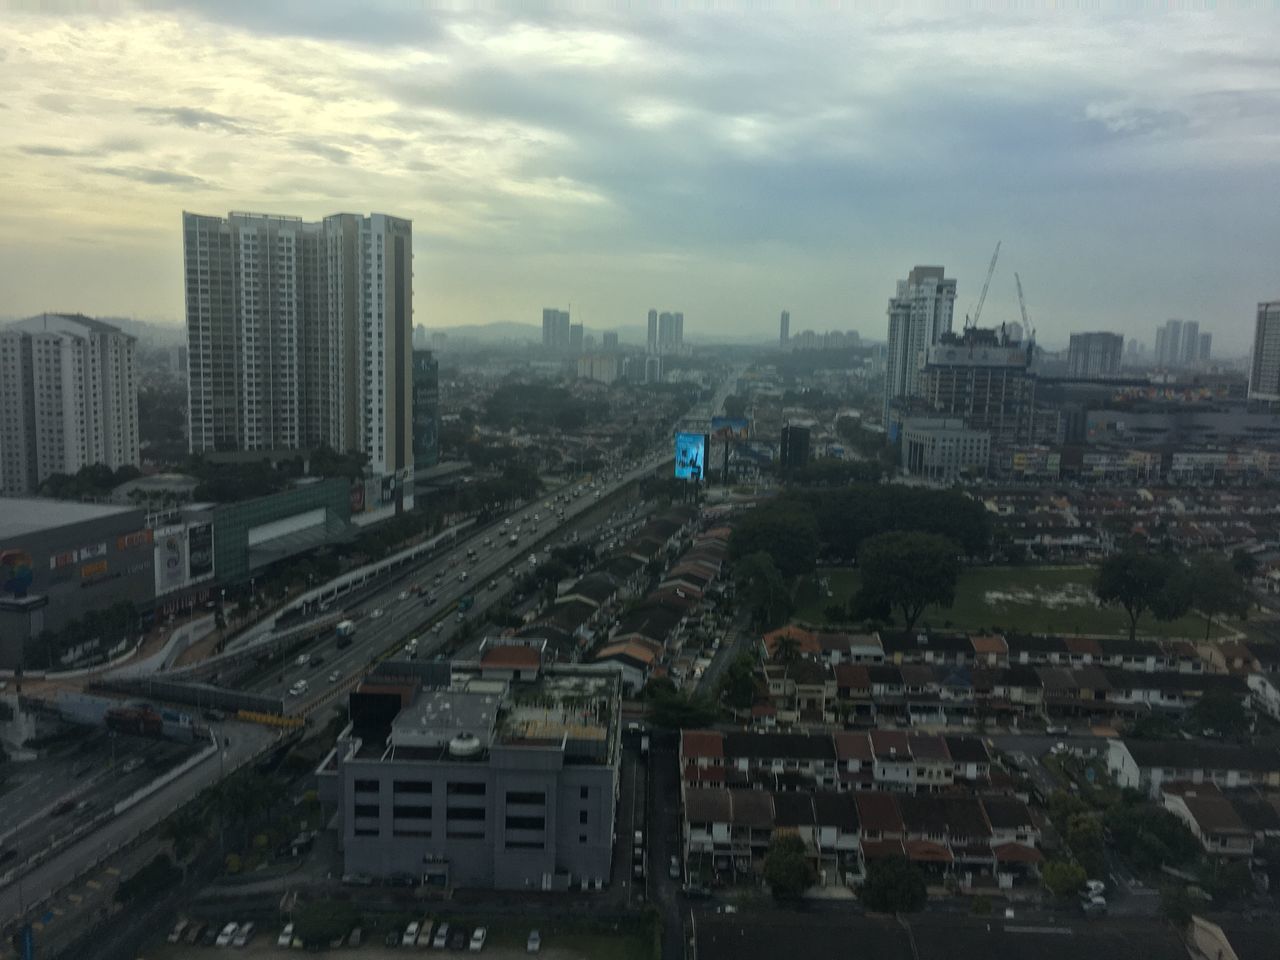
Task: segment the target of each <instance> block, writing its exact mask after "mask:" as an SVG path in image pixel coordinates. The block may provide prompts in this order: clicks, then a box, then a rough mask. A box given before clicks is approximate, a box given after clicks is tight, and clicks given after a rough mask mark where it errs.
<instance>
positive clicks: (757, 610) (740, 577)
mask: <svg viewBox="0 0 1280 960" xmlns="http://www.w3.org/2000/svg"><path fill="white" fill-rule="evenodd" d="M733 579H734V582H735V583H736V584H737V587H738V592H739V594H740V595H742V596H745V597H749V598H750V600H749V603H750V604H751V617H752V620H753V621H754V622H755V623H757V624H758V625H760V626H764V627H771V626H774V625H776V624H777V623H779V622H781V621H782V620H784V619H786V616H787V614H788V613H789V612H790V610H791V594H790V592H789V591H788V590H787V584H786V581H784V580H783V578H782V574H781V572H779V570H778V566H777V564H775V563H774V562H773V557H772V556H771V555H770V554H769V553H768V552H766V551H764V550H758V551H756V552H755V553H752V554H748V555H747V556H745V557H743V558H742V559H741V560H739V561H738V562H737V563H735V564H734V568H733Z"/></svg>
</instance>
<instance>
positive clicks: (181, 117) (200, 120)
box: [135, 107, 248, 133]
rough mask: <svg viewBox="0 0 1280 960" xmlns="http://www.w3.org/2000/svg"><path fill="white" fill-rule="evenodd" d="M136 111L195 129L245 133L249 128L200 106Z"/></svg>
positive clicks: (157, 120)
mask: <svg viewBox="0 0 1280 960" xmlns="http://www.w3.org/2000/svg"><path fill="white" fill-rule="evenodd" d="M135 109H136V111H137V112H138V113H140V114H142V115H143V116H146V117H150V118H152V120H153V122H155V123H169V124H174V125H176V126H179V127H190V128H191V129H193V130H225V131H226V132H228V133H244V132H247V130H248V128H247V127H246V126H245V125H244V124H242V123H240V122H238V121H236V120H233V119H231V118H230V117H224V116H223V115H222V114H220V113H214V112H213V111H212V110H204V109H201V108H200V107H137V108H135Z"/></svg>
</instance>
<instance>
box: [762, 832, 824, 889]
mask: <svg viewBox="0 0 1280 960" xmlns="http://www.w3.org/2000/svg"><path fill="white" fill-rule="evenodd" d="M764 880H765V883H767V884H769V889H770V891H771V892H772V893H773V896H774V898H775V899H777V900H795V899H796V898H798V897H799V896H800V895H801V894H802V893H804V892H805V891H806V890H808V889H809V888H810V887H811V886H813V884H814V882H815V881H816V880H817V873H816V872H815V871H814V869H813V864H811V863H810V862H809V857H808V854H807V853H806V851H805V848H804V841H802V840H801V839H800V838H799V837H797V836H795V835H794V834H788V833H775V834H774V837H773V840H772V841H771V842H770V843H769V851H768V853H766V854H765V858H764Z"/></svg>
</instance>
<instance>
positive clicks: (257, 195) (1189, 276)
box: [0, 2, 1280, 357]
mask: <svg viewBox="0 0 1280 960" xmlns="http://www.w3.org/2000/svg"><path fill="white" fill-rule="evenodd" d="M76 9H77V10H80V8H76ZM100 9H101V10H105V11H106V12H97V11H96V10H95V12H88V13H86V12H77V13H75V14H74V15H70V14H68V15H66V16H63V15H60V14H59V13H58V12H57V11H58V6H57V5H56V4H54V5H42V6H41V7H40V8H39V10H40V12H33V11H32V10H31V9H30V8H23V9H20V10H18V11H16V12H11V13H10V14H9V15H7V16H6V18H5V21H6V22H5V24H4V25H3V26H0V78H3V79H4V80H5V81H6V83H5V88H6V90H7V91H8V92H7V94H6V97H5V99H4V101H3V103H2V104H0V110H3V115H4V117H5V122H6V127H7V129H8V131H9V137H8V138H7V140H8V143H7V145H6V147H5V148H3V152H4V156H5V163H6V169H7V170H8V172H9V173H10V176H9V177H7V178H5V180H4V181H3V182H0V197H2V198H3V200H4V207H3V209H4V210H5V213H4V214H3V215H0V286H2V287H3V288H4V289H5V290H6V291H7V292H8V293H9V294H10V297H9V299H8V302H7V303H6V305H5V312H6V313H9V314H13V315H34V314H37V313H40V312H42V311H45V310H57V311H75V310H79V311H83V312H85V313H88V314H90V315H94V316H114V315H123V316H131V317H137V318H141V319H161V320H165V321H168V322H171V323H175V324H177V323H180V322H181V317H182V315H183V307H182V288H181V282H180V279H179V277H178V274H177V271H175V269H174V266H175V264H177V263H179V262H180V261H181V255H182V254H181V250H182V239H181V232H180V227H179V214H180V211H181V210H183V209H199V210H252V211H260V212H268V213H272V212H279V211H288V212H290V213H295V214H297V215H300V216H303V217H305V218H307V219H317V218H318V217H320V216H322V215H326V214H329V213H332V212H333V211H334V210H351V211H359V210H368V209H385V210H389V211H394V212H395V213H396V214H397V215H399V216H403V217H405V218H406V219H409V220H412V221H413V222H414V223H415V224H416V227H415V238H414V239H415V249H414V252H415V255H416V259H415V267H416V268H417V271H418V276H417V278H416V282H415V299H416V303H415V315H416V316H417V317H418V322H420V323H424V324H425V325H426V326H427V327H428V328H438V327H454V326H467V325H476V324H483V323H490V322H502V321H505V322H529V321H528V318H530V317H531V316H533V315H534V311H536V309H538V308H540V307H541V306H542V305H544V304H547V303H568V302H572V303H573V304H574V314H575V321H581V322H585V324H586V325H587V326H588V327H589V328H596V329H600V328H604V329H608V328H612V327H622V326H632V325H635V324H643V323H644V317H645V311H646V309H647V307H648V305H649V304H651V303H654V302H661V303H679V304H681V305H683V308H684V310H685V311H686V312H687V313H688V314H689V315H690V317H697V318H698V321H697V328H698V329H697V333H698V336H699V337H714V336H716V335H718V334H719V335H724V336H725V337H726V338H730V337H733V338H740V337H751V338H754V339H759V340H761V341H766V340H774V341H776V338H777V329H778V328H777V323H778V316H779V311H780V310H781V309H782V308H784V307H785V308H786V309H789V310H790V311H791V314H792V318H793V321H792V322H793V325H794V327H795V328H796V329H806V328H812V329H818V330H823V329H841V330H850V329H852V330H856V331H858V332H859V333H860V334H861V335H862V337H863V338H864V339H868V340H880V339H882V338H883V337H884V330H885V316H884V303H885V301H886V299H887V298H888V297H889V296H891V295H892V293H893V283H894V280H895V279H897V278H899V277H901V276H902V274H903V271H904V270H905V269H907V268H909V267H910V266H911V265H912V264H921V263H940V264H946V266H947V273H948V276H954V277H956V278H957V280H958V293H957V304H956V309H957V311H959V312H960V313H961V314H963V313H965V312H969V311H971V310H972V307H973V304H974V303H975V302H976V300H977V297H978V293H979V291H980V289H981V283H982V279H983V276H984V275H985V267H986V262H987V259H988V256H989V253H988V251H989V249H990V246H991V244H992V242H993V241H994V240H995V239H1003V241H1004V244H1005V246H1004V254H1003V259H1002V261H1001V264H1000V265H999V266H998V268H997V271H996V275H995V279H994V280H993V282H992V286H991V293H990V295H989V297H988V300H987V304H986V306H985V308H984V313H983V319H984V321H986V322H988V323H992V324H995V325H998V324H999V323H1000V322H1010V321H1013V320H1016V319H1018V308H1017V300H1016V293H1015V291H1014V284H1013V271H1014V270H1017V271H1018V272H1019V273H1020V274H1021V276H1022V278H1023V282H1024V284H1025V286H1026V293H1027V300H1028V309H1029V311H1030V313H1031V316H1032V322H1033V324H1034V325H1035V326H1036V329H1037V339H1038V340H1039V341H1040V342H1042V343H1047V344H1061V345H1063V346H1065V345H1066V342H1067V339H1068V337H1069V335H1070V334H1071V333H1072V332H1076V331H1083V330H1114V331H1115V332H1118V333H1121V334H1123V335H1124V336H1125V338H1126V339H1137V340H1139V341H1141V342H1144V343H1146V344H1147V345H1148V347H1150V345H1151V344H1152V342H1153V339H1154V334H1155V330H1156V328H1157V327H1158V326H1160V325H1161V324H1163V323H1164V322H1165V321H1166V320H1167V319H1170V318H1175V317H1176V318H1183V319H1186V320H1189V321H1196V322H1198V323H1199V325H1200V329H1202V330H1205V331H1209V332H1212V333H1213V343H1214V351H1215V355H1218V356H1223V357H1228V356H1233V355H1234V356H1239V355H1243V354H1244V353H1245V352H1246V351H1247V350H1248V348H1249V345H1250V343H1251V340H1252V332H1253V331H1252V328H1253V318H1254V314H1255V311H1256V305H1257V303H1259V302H1261V301H1269V300H1274V299H1275V298H1276V296H1277V295H1280V287H1277V286H1276V284H1277V280H1276V278H1275V273H1274V268H1273V265H1272V264H1271V262H1270V260H1271V258H1272V255H1273V253H1274V245H1273V243H1272V238H1271V234H1270V223H1271V220H1272V217H1271V213H1270V211H1269V209H1268V205H1267V204H1265V203H1261V204H1260V203H1258V202H1257V198H1258V197H1265V196H1268V195H1270V192H1269V191H1270V185H1271V184H1272V183H1273V182H1274V178H1275V171H1274V169H1273V167H1274V163H1273V162H1271V161H1269V160H1268V159H1266V158H1267V157H1268V156H1269V154H1268V152H1267V151H1266V150H1265V149H1264V143H1265V137H1266V136H1267V135H1268V133H1269V130H1270V128H1271V127H1272V126H1273V124H1274V117H1275V115H1276V112H1277V106H1278V104H1277V100H1276V94H1275V93H1274V91H1273V90H1272V84H1271V82H1270V73H1271V70H1272V69H1273V67H1272V60H1271V58H1270V54H1269V51H1268V45H1269V43H1268V40H1269V37H1271V36H1274V30H1271V29H1269V28H1270V27H1274V26H1275V25H1276V22H1277V21H1276V17H1275V16H1274V15H1267V14H1262V13H1256V12H1248V11H1244V10H1240V11H1236V12H1234V13H1231V12H1228V13H1222V14H1203V15H1197V14H1183V15H1152V14H1148V15H1147V16H1146V17H1144V18H1129V17H1115V16H1109V15H1106V14H1103V15H1090V16H1082V17H1071V16H1058V15H1050V14H1048V13H1045V14H1037V13H1031V14H1024V15H1022V16H1020V17H1016V18H1015V17H1007V16H996V17H994V18H979V17H976V16H975V17H972V18H969V17H953V18H949V19H948V18H937V17H934V18H928V17H926V18H920V19H911V18H905V17H897V18H893V19H890V20H888V21H884V20H881V21H872V20H870V19H867V20H862V19H859V18H857V17H853V16H843V15H836V14H824V15H816V14H815V15H801V14H795V15H787V14H783V13H778V12H770V13H768V14H767V15H765V16H759V17H754V18H752V17H746V16H741V15H735V14H732V13H730V14H720V15H716V14H697V13H678V14H658V13H646V12H640V13H636V12H634V11H631V12H628V13H627V14H626V15H625V16H622V15H616V16H615V15H609V14H607V13H598V12H597V13H592V12H589V11H588V12H586V13H583V12H581V11H574V12H573V13H572V14H570V13H564V14H558V13H542V14H538V13H527V14H526V15H525V16H524V18H523V19H522V20H519V21H512V20H509V19H507V18H504V17H501V16H498V15H483V14H479V13H471V14H466V13H452V14H431V15H422V16H418V15H415V14H413V13H411V12H409V11H408V10H407V9H406V8H402V7H399V6H385V7H381V8H375V10H374V12H373V13H372V14H370V15H368V16H359V17H355V16H351V15H348V14H346V13H345V12H344V11H342V10H335V9H331V8H327V7H324V6H322V5H315V6H313V5H284V6H269V7H264V8H262V9H256V10H255V9H249V8H245V7H224V6H223V5H221V4H210V3H203V2H194V3H191V4H186V5H182V6H180V7H177V8H166V7H163V6H161V7H159V8H157V7H155V6H154V5H132V4H126V3H119V4H114V5H106V6H104V7H102V8H100ZM50 11H51V12H50ZM179 49H180V50H183V51H184V55H183V56H181V57H173V56H167V55H163V53H162V51H169V50H179ZM997 63H998V64H999V68H1000V69H999V72H997V71H996V70H995V69H994V68H993V66H992V65H993V64H997ZM921 129H925V130H927V131H928V135H929V139H930V140H931V141H932V142H934V143H935V144H937V145H939V146H940V147H941V149H936V150H921V149H920V145H919V143H918V140H917V138H918V136H919V131H920V130H921ZM353 131H354V132H353ZM1259 158H1263V159H1259ZM69 270H70V271H71V272H72V273H73V274H74V275H75V277H76V278H77V284H76V287H75V289H74V290H69V289H68V287H67V284H66V283H65V277H66V274H67V272H68V271H69ZM494 278H501V282H500V283H495V282H494Z"/></svg>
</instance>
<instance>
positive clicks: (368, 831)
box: [356, 827, 378, 837]
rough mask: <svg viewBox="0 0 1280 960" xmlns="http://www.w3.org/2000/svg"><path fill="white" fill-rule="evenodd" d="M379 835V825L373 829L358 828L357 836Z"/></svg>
mask: <svg viewBox="0 0 1280 960" xmlns="http://www.w3.org/2000/svg"><path fill="white" fill-rule="evenodd" d="M377 835H378V828H377V827H374V828H373V829H368V828H360V827H357V828H356V836H357V837H376V836H377Z"/></svg>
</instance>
